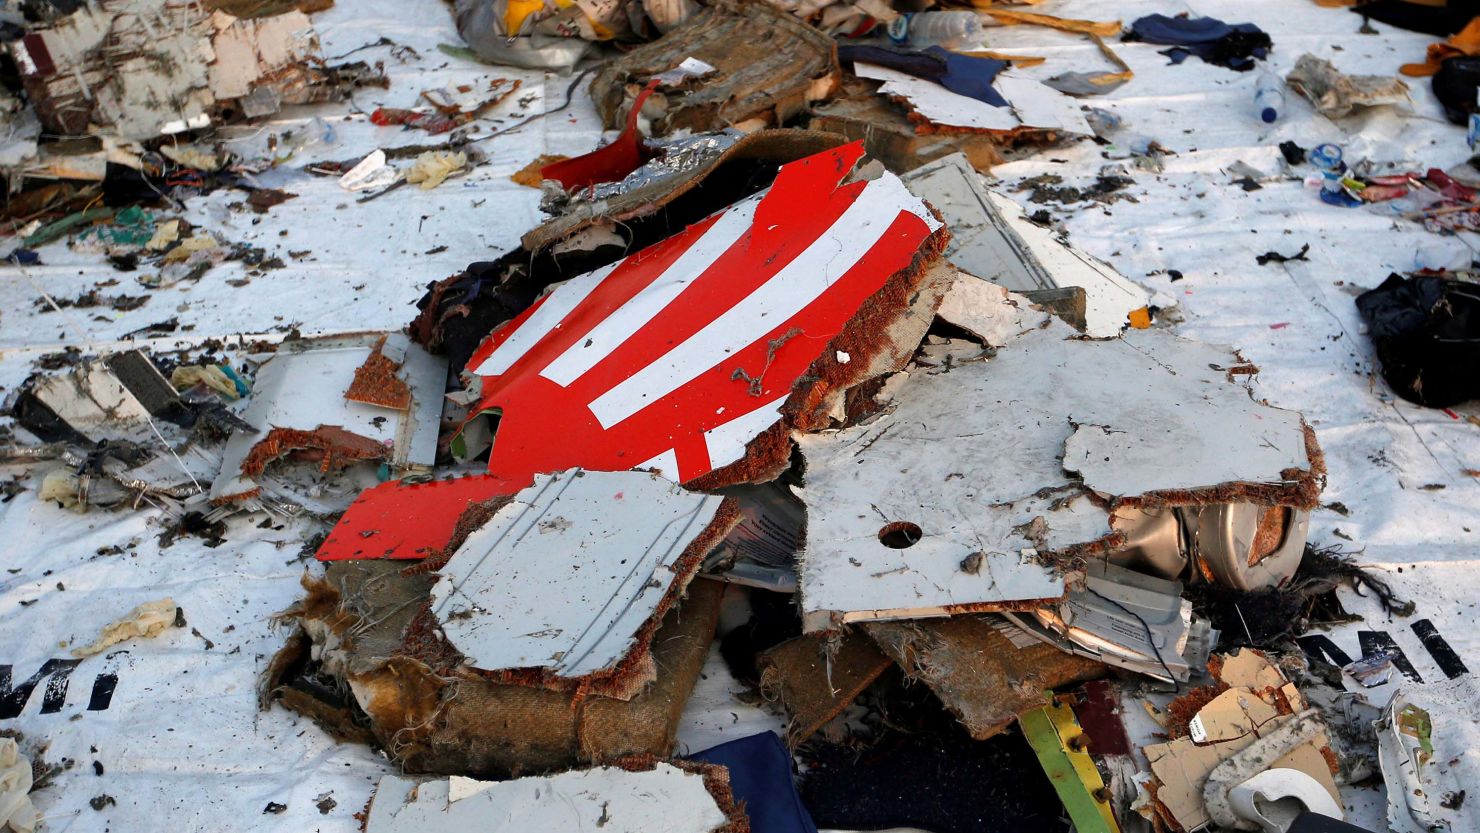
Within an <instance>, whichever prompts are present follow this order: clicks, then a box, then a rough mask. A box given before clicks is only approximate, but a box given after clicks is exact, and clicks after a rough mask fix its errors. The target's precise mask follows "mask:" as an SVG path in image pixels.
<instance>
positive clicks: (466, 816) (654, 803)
mask: <svg viewBox="0 0 1480 833" xmlns="http://www.w3.org/2000/svg"><path fill="white" fill-rule="evenodd" d="M696 770H697V771H696ZM708 770H709V771H714V772H717V773H724V772H725V770H724V768H723V767H710V768H708ZM706 774H707V772H706V770H701V769H698V768H697V767H695V766H694V765H692V764H689V765H688V766H686V767H685V768H683V769H680V768H679V767H677V766H674V765H673V764H670V763H665V762H662V761H658V762H655V763H653V764H652V765H651V767H650V768H647V769H646V770H645V771H635V772H634V771H629V770H628V769H626V768H623V767H621V766H603V767H597V768H595V769H586V770H575V771H572V772H562V773H560V774H558V775H548V776H543V777H527V778H516V779H514V780H512V781H479V780H476V779H473V778H463V777H460V776H452V777H451V778H448V779H445V780H437V781H424V782H418V781H415V780H412V779H409V778H404V777H402V776H399V775H385V776H382V777H381V779H380V784H379V786H377V787H376V788H375V797H374V798H373V799H371V802H370V808H369V811H368V812H367V813H366V817H365V833H452V831H463V830H477V831H479V833H526V831H535V830H548V831H557V830H597V829H609V830H611V831H613V833H617V831H638V830H641V831H646V833H715V831H723V830H729V829H731V828H730V814H731V813H734V812H737V811H736V810H735V809H734V806H733V799H731V798H730V797H729V790H728V784H727V778H725V776H723V775H718V776H717V777H716V776H715V775H710V778H709V779H706V777H705V775H706ZM706 780H713V781H715V782H716V784H717V785H720V784H722V785H724V786H723V789H724V793H723V795H724V798H723V799H719V798H717V797H716V795H714V794H713V793H711V791H710V787H709V786H708V784H706ZM722 802H723V803H722ZM742 816H743V814H742Z"/></svg>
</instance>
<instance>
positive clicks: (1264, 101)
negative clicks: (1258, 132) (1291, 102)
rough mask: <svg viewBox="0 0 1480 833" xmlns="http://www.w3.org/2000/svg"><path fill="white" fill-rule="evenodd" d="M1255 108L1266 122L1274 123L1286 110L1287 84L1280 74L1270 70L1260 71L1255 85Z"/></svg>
mask: <svg viewBox="0 0 1480 833" xmlns="http://www.w3.org/2000/svg"><path fill="white" fill-rule="evenodd" d="M1254 108H1255V109H1257V110H1258V111H1259V118H1261V119H1263V120H1264V123H1265V124H1274V123H1275V121H1276V120H1278V119H1279V117H1280V113H1282V112H1284V110H1285V85H1284V83H1283V82H1282V81H1280V79H1279V77H1278V76H1276V75H1274V74H1272V73H1269V72H1261V73H1259V80H1258V81H1257V82H1255V85H1254Z"/></svg>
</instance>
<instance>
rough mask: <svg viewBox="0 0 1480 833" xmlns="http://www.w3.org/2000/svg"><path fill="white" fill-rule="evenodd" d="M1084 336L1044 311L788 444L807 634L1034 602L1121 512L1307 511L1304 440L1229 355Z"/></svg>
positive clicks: (1312, 456)
mask: <svg viewBox="0 0 1480 833" xmlns="http://www.w3.org/2000/svg"><path fill="white" fill-rule="evenodd" d="M1077 336H1078V333H1076V332H1075V331H1074V330H1073V329H1072V328H1071V327H1069V326H1068V325H1067V324H1064V323H1063V322H1060V321H1058V320H1056V319H1050V320H1048V322H1047V323H1046V324H1045V325H1044V326H1043V327H1041V328H1037V329H1032V330H1029V331H1027V332H1026V333H1023V334H1020V335H1018V336H1017V337H1016V338H1014V339H1012V340H1011V341H1009V342H1008V343H1007V344H1006V345H1004V346H1003V347H1001V348H1000V349H998V350H997V353H996V357H995V358H993V359H992V360H990V361H986V362H981V361H976V362H967V363H964V364H960V365H957V366H955V367H953V368H951V369H950V370H949V372H947V373H940V372H937V373H929V372H915V373H911V374H910V376H909V378H908V379H907V380H906V381H905V382H904V383H903V384H902V385H900V387H899V389H898V391H897V392H896V394H895V396H894V401H893V410H892V412H890V413H886V414H884V415H881V416H879V417H878V418H876V419H874V420H873V421H872V422H870V423H868V424H867V425H862V426H858V427H854V428H847V429H843V430H839V431H831V432H826V433H822V434H812V435H798V436H797V437H796V441H797V443H798V445H799V447H800V450H801V452H802V455H803V457H804V458H805V465H806V469H805V470H806V488H805V489H801V490H799V496H800V497H801V498H802V501H803V502H804V503H805V504H806V505H807V541H806V548H805V550H804V552H803V554H802V557H801V575H800V587H801V594H802V609H803V614H804V617H805V627H806V629H807V630H809V631H813V630H826V629H833V628H836V627H837V626H839V625H841V624H842V623H845V622H850V621H860V620H868V619H905V618H920V617H924V616H940V615H948V614H951V613H959V612H962V611H971V610H977V611H981V610H1003V609H1013V610H1023V609H1030V608H1036V607H1043V606H1044V603H1045V602H1047V601H1050V600H1058V599H1060V598H1062V597H1063V596H1064V593H1065V589H1066V588H1065V583H1064V578H1065V575H1064V574H1065V573H1066V572H1072V570H1073V569H1074V567H1075V565H1076V562H1078V561H1079V559H1082V557H1083V556H1086V555H1088V554H1091V553H1093V552H1096V551H1102V550H1104V549H1106V548H1108V547H1111V546H1113V545H1114V544H1115V543H1116V542H1117V536H1116V534H1115V533H1114V530H1113V529H1112V528H1111V526H1110V518H1111V514H1112V512H1113V510H1114V509H1115V507H1117V506H1121V505H1132V506H1137V505H1148V504H1170V505H1198V504H1206V503H1226V502H1232V501H1250V502H1259V503H1264V504H1267V505H1289V506H1295V507H1300V508H1310V507H1311V506H1313V505H1314V503H1315V501H1316V499H1317V496H1318V494H1319V490H1320V485H1319V484H1320V480H1321V478H1322V477H1323V475H1324V466H1323V464H1322V462H1321V460H1320V455H1319V450H1318V449H1317V447H1316V445H1315V439H1314V434H1313V432H1310V431H1309V429H1308V428H1307V427H1306V426H1305V424H1304V421H1303V420H1302V419H1301V417H1300V415H1299V414H1297V413H1295V412H1293V411H1283V410H1279V409H1277V408H1273V407H1270V406H1267V405H1262V404H1260V403H1258V402H1256V401H1255V400H1254V399H1253V398H1252V396H1251V390H1250V388H1249V387H1248V386H1247V383H1246V382H1245V383H1240V382H1237V381H1233V380H1234V379H1235V378H1246V375H1247V374H1240V375H1239V376H1237V377H1236V376H1235V375H1234V374H1233V373H1231V372H1230V371H1232V370H1235V369H1238V368H1240V367H1242V366H1243V363H1242V362H1241V360H1240V359H1239V358H1238V356H1237V355H1235V354H1232V353H1230V352H1229V351H1227V350H1226V349H1223V348H1217V347H1212V346H1209V345H1204V344H1199V343H1197V342H1192V341H1186V340H1184V339H1181V338H1178V337H1176V336H1174V335H1171V334H1170V333H1167V332H1165V331H1161V330H1144V331H1130V332H1127V333H1126V334H1125V335H1124V336H1123V337H1122V338H1120V339H1117V340H1111V341H1088V340H1083V339H1080V338H1078V337H1077ZM1076 473H1077V475H1078V476H1077V477H1076V476H1074V475H1075V474H1076ZM1092 495H1094V496H1095V497H1093V499H1092V497H1091V496H1092ZM1106 504H1108V506H1107V505H1106Z"/></svg>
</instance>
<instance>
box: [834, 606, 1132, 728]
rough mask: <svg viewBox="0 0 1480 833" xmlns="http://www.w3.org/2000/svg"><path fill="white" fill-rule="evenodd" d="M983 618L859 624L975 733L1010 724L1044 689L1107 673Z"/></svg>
mask: <svg viewBox="0 0 1480 833" xmlns="http://www.w3.org/2000/svg"><path fill="white" fill-rule="evenodd" d="M1001 627H1003V625H1002V624H1001V622H1000V620H993V619H991V618H989V617H985V616H953V617H951V618H948V619H941V620H922V621H917V622H870V623H868V624H866V625H864V626H863V628H864V630H865V631H866V632H867V633H868V635H869V636H870V637H871V638H872V639H873V640H874V642H875V643H876V644H877V645H878V646H879V648H880V649H881V650H883V651H884V653H885V654H887V655H888V656H889V657H890V658H892V659H893V660H894V661H895V662H896V663H897V664H898V665H899V666H900V668H902V669H903V670H904V672H905V673H906V674H908V675H909V676H911V677H913V678H915V679H917V680H920V681H921V682H923V683H925V684H926V685H927V686H929V687H930V690H931V691H933V692H935V694H936V696H938V697H939V698H940V699H941V702H942V703H944V704H945V705H946V708H948V709H950V710H951V713H952V714H955V715H956V717H957V718H958V719H959V720H960V721H961V724H962V725H963V726H965V727H966V730H967V731H969V732H970V733H971V736H972V737H973V738H976V739H977V740H984V739H986V738H989V737H992V736H993V735H996V734H998V733H999V732H1002V731H1004V730H1005V729H1007V728H1008V727H1010V726H1011V725H1012V724H1013V722H1014V721H1016V720H1017V718H1018V715H1020V714H1023V713H1024V712H1027V711H1030V710H1032V709H1038V708H1042V707H1044V706H1046V705H1047V704H1048V698H1047V697H1046V696H1045V694H1044V692H1045V691H1048V690H1050V689H1054V688H1058V687H1060V686H1065V685H1069V684H1070V683H1077V682H1084V681H1085V680H1089V679H1093V678H1095V677H1099V676H1102V675H1104V674H1105V672H1106V668H1105V666H1104V665H1102V664H1100V663H1098V662H1095V661H1093V660H1089V659H1085V658H1083V657H1078V656H1074V655H1073V654H1066V653H1064V652H1063V651H1060V650H1058V649H1057V648H1054V647H1052V646H1050V645H1043V644H1032V645H1028V646H1027V647H1023V648H1019V647H1017V646H1015V645H1014V644H1013V643H1012V640H1010V639H1009V638H1008V637H1007V636H1006V635H1005V634H1003V633H1002V631H1001V630H1000V628H1001Z"/></svg>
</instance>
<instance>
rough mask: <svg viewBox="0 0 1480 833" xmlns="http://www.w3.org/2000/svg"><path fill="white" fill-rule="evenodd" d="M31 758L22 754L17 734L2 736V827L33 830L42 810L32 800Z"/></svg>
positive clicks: (16, 832)
mask: <svg viewBox="0 0 1480 833" xmlns="http://www.w3.org/2000/svg"><path fill="white" fill-rule="evenodd" d="M32 777H33V772H32V770H31V760H30V759H29V758H27V757H26V756H24V755H22V754H21V750H20V747H19V746H18V745H17V744H16V742H15V738H10V737H4V738H0V830H10V831H12V833H31V831H32V830H35V829H36V823H37V822H38V821H40V815H41V814H40V813H37V812H36V807H35V805H33V804H32V803H31V796H30V792H31V784H32Z"/></svg>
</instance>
